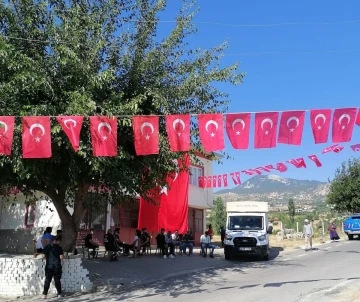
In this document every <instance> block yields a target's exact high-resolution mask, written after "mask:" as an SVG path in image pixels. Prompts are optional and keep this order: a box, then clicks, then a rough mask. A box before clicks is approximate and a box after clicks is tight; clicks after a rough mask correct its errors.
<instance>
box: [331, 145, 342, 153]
mask: <svg viewBox="0 0 360 302" xmlns="http://www.w3.org/2000/svg"><path fill="white" fill-rule="evenodd" d="M343 149H344V147H343V146H338V147H335V148H334V150H333V151H334V152H335V153H339V152H341V151H342V150H343Z"/></svg>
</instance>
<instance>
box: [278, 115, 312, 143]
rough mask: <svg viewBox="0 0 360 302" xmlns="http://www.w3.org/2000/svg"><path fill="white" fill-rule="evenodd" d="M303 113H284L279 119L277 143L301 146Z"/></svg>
mask: <svg viewBox="0 0 360 302" xmlns="http://www.w3.org/2000/svg"><path fill="white" fill-rule="evenodd" d="M304 120H305V111H284V112H283V113H282V114H281V118H280V128H279V136H278V143H281V144H288V145H301V139H302V134H303V129H304Z"/></svg>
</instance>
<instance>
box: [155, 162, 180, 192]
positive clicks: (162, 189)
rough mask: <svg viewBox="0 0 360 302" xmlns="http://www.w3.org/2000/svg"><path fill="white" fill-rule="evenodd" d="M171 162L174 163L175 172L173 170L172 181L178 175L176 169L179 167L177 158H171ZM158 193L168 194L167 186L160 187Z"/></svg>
mask: <svg viewBox="0 0 360 302" xmlns="http://www.w3.org/2000/svg"><path fill="white" fill-rule="evenodd" d="M172 162H173V163H174V164H175V166H176V172H175V177H174V179H173V182H174V181H175V180H176V179H177V178H178V176H179V173H178V169H179V163H178V161H177V159H173V160H172ZM160 194H165V195H168V187H167V186H164V187H162V188H161V191H160Z"/></svg>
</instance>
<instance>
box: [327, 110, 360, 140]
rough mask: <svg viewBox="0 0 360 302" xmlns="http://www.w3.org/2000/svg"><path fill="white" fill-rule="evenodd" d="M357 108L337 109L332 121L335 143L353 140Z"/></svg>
mask: <svg viewBox="0 0 360 302" xmlns="http://www.w3.org/2000/svg"><path fill="white" fill-rule="evenodd" d="M356 112H357V108H342V109H335V111H334V115H333V122H332V141H333V143H346V142H349V141H351V137H352V133H353V130H354V124H355V118H356Z"/></svg>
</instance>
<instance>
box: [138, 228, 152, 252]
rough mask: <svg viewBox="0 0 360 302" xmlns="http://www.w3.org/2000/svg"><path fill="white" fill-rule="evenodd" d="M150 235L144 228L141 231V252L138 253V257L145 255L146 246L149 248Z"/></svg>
mask: <svg viewBox="0 0 360 302" xmlns="http://www.w3.org/2000/svg"><path fill="white" fill-rule="evenodd" d="M150 239H151V237H150V235H149V233H148V232H147V231H146V228H142V230H141V246H142V251H141V253H140V255H143V254H145V253H146V248H147V247H148V246H150Z"/></svg>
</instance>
